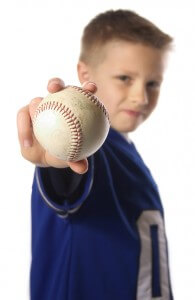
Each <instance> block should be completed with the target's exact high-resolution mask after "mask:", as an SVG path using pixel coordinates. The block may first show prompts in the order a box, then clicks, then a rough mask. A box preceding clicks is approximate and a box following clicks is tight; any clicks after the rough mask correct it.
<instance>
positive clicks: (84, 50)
mask: <svg viewBox="0 0 195 300" xmlns="http://www.w3.org/2000/svg"><path fill="white" fill-rule="evenodd" d="M112 40H124V41H130V42H134V43H142V44H144V45H148V46H151V47H154V48H158V49H162V50H164V49H165V50H168V49H170V48H171V44H172V41H173V39H172V37H170V36H169V35H168V34H166V33H164V32H162V31H161V30H160V29H159V28H158V27H157V26H156V25H154V24H153V23H152V22H150V21H149V20H147V19H145V18H143V17H141V16H139V15H138V14H137V13H135V12H133V11H130V10H122V9H119V10H115V11H114V10H109V11H106V12H104V13H101V14H99V15H97V16H96V17H95V18H93V19H92V20H91V21H90V22H89V23H88V25H87V26H86V27H85V28H84V31H83V36H82V40H81V53H80V58H79V59H80V60H81V61H83V62H85V63H89V62H90V61H91V60H92V58H93V53H95V54H97V53H96V51H95V50H98V51H99V50H100V49H99V48H100V47H101V46H103V45H105V44H106V43H107V42H109V41H112Z"/></svg>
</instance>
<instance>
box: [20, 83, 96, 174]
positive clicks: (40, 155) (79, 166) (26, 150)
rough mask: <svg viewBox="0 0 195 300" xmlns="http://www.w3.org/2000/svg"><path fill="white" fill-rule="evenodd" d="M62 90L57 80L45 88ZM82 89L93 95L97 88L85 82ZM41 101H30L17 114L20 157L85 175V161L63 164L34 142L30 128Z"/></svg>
mask: <svg viewBox="0 0 195 300" xmlns="http://www.w3.org/2000/svg"><path fill="white" fill-rule="evenodd" d="M64 88H65V85H64V82H63V81H62V80H61V79H59V78H53V79H50V80H49V82H48V86H47V89H48V91H49V92H50V93H56V92H58V91H60V90H62V89H64ZM83 89H84V90H88V91H90V92H92V93H95V92H96V90H97V87H96V85H95V84H93V83H91V82H86V83H84V84H83ZM42 99H43V98H40V97H38V98H34V99H32V100H31V102H30V104H29V105H27V106H25V107H23V108H21V109H20V110H19V112H18V114H17V126H18V138H19V142H20V147H21V153H22V156H23V157H24V158H25V159H27V160H29V161H30V162H32V163H34V164H36V165H38V166H41V167H54V168H65V167H70V168H71V169H72V170H73V171H74V172H76V173H80V174H82V173H85V172H86V171H87V169H88V161H87V159H83V160H81V161H78V162H65V161H63V160H60V159H57V158H55V157H54V156H52V155H51V154H49V153H48V152H47V151H45V150H44V149H43V147H42V146H41V145H40V144H39V143H38V141H37V140H36V138H35V136H34V133H33V128H32V118H33V115H34V113H35V110H36V108H37V106H38V105H39V103H40V102H41V100H42Z"/></svg>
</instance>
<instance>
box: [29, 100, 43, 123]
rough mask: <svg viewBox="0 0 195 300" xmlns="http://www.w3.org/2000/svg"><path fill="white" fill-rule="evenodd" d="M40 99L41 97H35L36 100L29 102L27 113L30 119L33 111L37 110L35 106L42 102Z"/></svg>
mask: <svg viewBox="0 0 195 300" xmlns="http://www.w3.org/2000/svg"><path fill="white" fill-rule="evenodd" d="M42 99H43V98H41V97H37V98H34V99H32V100H31V102H30V104H29V113H30V117H31V119H32V118H33V116H34V113H35V110H36V109H37V106H38V105H39V103H40V102H41V101H42Z"/></svg>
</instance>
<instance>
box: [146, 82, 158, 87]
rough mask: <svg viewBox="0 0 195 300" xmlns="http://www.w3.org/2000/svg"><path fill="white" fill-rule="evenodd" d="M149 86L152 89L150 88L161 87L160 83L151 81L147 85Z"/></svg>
mask: <svg viewBox="0 0 195 300" xmlns="http://www.w3.org/2000/svg"><path fill="white" fill-rule="evenodd" d="M147 86H148V87H150V88H158V87H160V82H158V81H149V82H148V83H147Z"/></svg>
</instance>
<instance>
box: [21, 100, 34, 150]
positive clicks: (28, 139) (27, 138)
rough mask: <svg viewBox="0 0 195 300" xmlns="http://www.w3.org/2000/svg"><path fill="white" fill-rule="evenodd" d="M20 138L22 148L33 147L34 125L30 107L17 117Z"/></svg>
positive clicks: (22, 110) (23, 109)
mask: <svg viewBox="0 0 195 300" xmlns="http://www.w3.org/2000/svg"><path fill="white" fill-rule="evenodd" d="M17 127H18V137H19V141H20V145H21V147H25V148H28V147H31V146H32V143H33V138H32V123H31V118H30V114H29V107H28V105H27V106H25V107H23V108H22V109H21V110H20V111H19V112H18V115H17Z"/></svg>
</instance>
